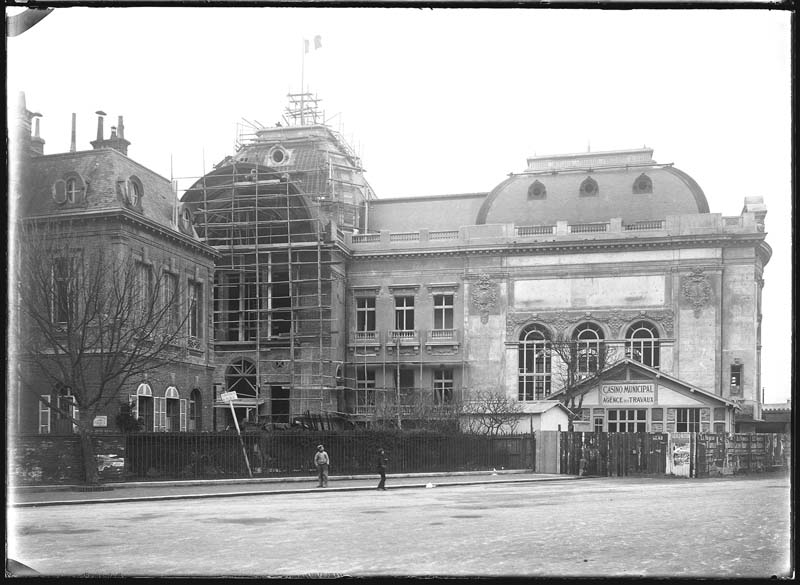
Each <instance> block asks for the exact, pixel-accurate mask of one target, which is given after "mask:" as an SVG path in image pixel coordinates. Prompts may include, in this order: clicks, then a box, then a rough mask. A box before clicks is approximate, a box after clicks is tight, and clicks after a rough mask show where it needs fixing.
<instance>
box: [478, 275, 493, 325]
mask: <svg viewBox="0 0 800 585" xmlns="http://www.w3.org/2000/svg"><path fill="white" fill-rule="evenodd" d="M472 304H473V305H475V306H476V307H478V310H480V312H481V323H483V324H486V323H488V322H489V312H490V311H491V310H492V309H494V308H495V307H496V306H497V291H496V286H495V283H494V282H492V279H491V278H490V277H489V275H488V274H481V275H480V276H479V277H478V282H477V284H475V290H473V291H472Z"/></svg>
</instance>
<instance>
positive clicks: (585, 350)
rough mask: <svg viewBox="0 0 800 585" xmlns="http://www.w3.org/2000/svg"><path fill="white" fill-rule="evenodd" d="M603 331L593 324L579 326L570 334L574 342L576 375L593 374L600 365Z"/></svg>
mask: <svg viewBox="0 0 800 585" xmlns="http://www.w3.org/2000/svg"><path fill="white" fill-rule="evenodd" d="M603 339H604V336H603V330H602V329H600V327H599V326H597V325H595V324H594V323H583V324H582V325H579V326H578V328H577V329H575V332H574V333H573V334H572V340H573V341H574V342H575V350H576V351H575V358H576V362H577V363H576V366H577V367H576V371H577V373H578V374H593V373H595V372H596V371H597V368H598V365H599V363H600V355H601V352H602V351H603V350H604V349H605V348H604V347H603V343H602V341H603Z"/></svg>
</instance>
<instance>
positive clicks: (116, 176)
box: [20, 148, 176, 230]
mask: <svg viewBox="0 0 800 585" xmlns="http://www.w3.org/2000/svg"><path fill="white" fill-rule="evenodd" d="M30 165H31V174H30V183H29V186H28V189H26V192H25V193H23V194H22V197H21V201H20V212H21V213H22V214H23V215H26V216H41V215H50V214H56V215H57V214H62V213H70V212H71V213H74V212H76V211H86V212H91V211H105V210H114V209H119V210H121V209H125V208H126V204H125V202H124V200H123V198H122V195H121V193H120V192H119V190H118V188H117V182H118V181H125V180H127V179H129V178H130V177H131V176H135V177H137V178H138V179H139V180H140V181H141V183H142V187H143V191H144V192H143V194H142V198H141V201H142V206H141V207H142V209H141V212H140V213H141V214H142V215H143V216H144V217H145V218H147V219H150V220H152V221H153V222H155V223H157V224H159V225H160V226H162V227H165V228H168V229H173V230H176V228H175V226H174V224H173V221H172V218H173V206H174V205H175V204H176V200H175V196H174V195H173V192H172V187H171V185H170V182H169V180H168V179H166V178H164V177H162V176H161V175H159V174H157V173H155V172H153V171H151V170H149V169H148V168H146V167H144V166H142V165H140V164H139V163H137V162H135V161H133V160H131V159H130V158H128V157H127V156H126V155H124V154H122V153H121V152H119V151H116V150H113V149H110V148H104V149H99V150H89V151H80V152H69V153H61V154H52V155H43V156H36V157H32V158H31V160H30ZM68 173H77V174H78V175H80V177H81V178H82V179H83V180H84V182H85V183H86V194H85V197H84V198H83V201H82V202H81V203H76V204H73V205H70V204H61V205H59V204H58V203H56V202H55V201H54V200H53V196H52V192H53V191H52V190H53V185H54V184H55V182H56V181H58V180H59V179H63V178H65V176H66V175H67V174H68Z"/></svg>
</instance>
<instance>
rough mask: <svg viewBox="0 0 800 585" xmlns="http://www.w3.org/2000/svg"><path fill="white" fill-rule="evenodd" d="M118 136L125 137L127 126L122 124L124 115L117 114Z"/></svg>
mask: <svg viewBox="0 0 800 585" xmlns="http://www.w3.org/2000/svg"><path fill="white" fill-rule="evenodd" d="M117 136H119V137H120V138H125V126H124V125H123V124H122V116H117Z"/></svg>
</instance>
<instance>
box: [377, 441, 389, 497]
mask: <svg viewBox="0 0 800 585" xmlns="http://www.w3.org/2000/svg"><path fill="white" fill-rule="evenodd" d="M388 462H389V459H387V457H386V454H385V453H384V452H383V449H378V473H380V474H381V481H380V483H379V484H378V489H379V490H382V491H386V464H387V463H388Z"/></svg>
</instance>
